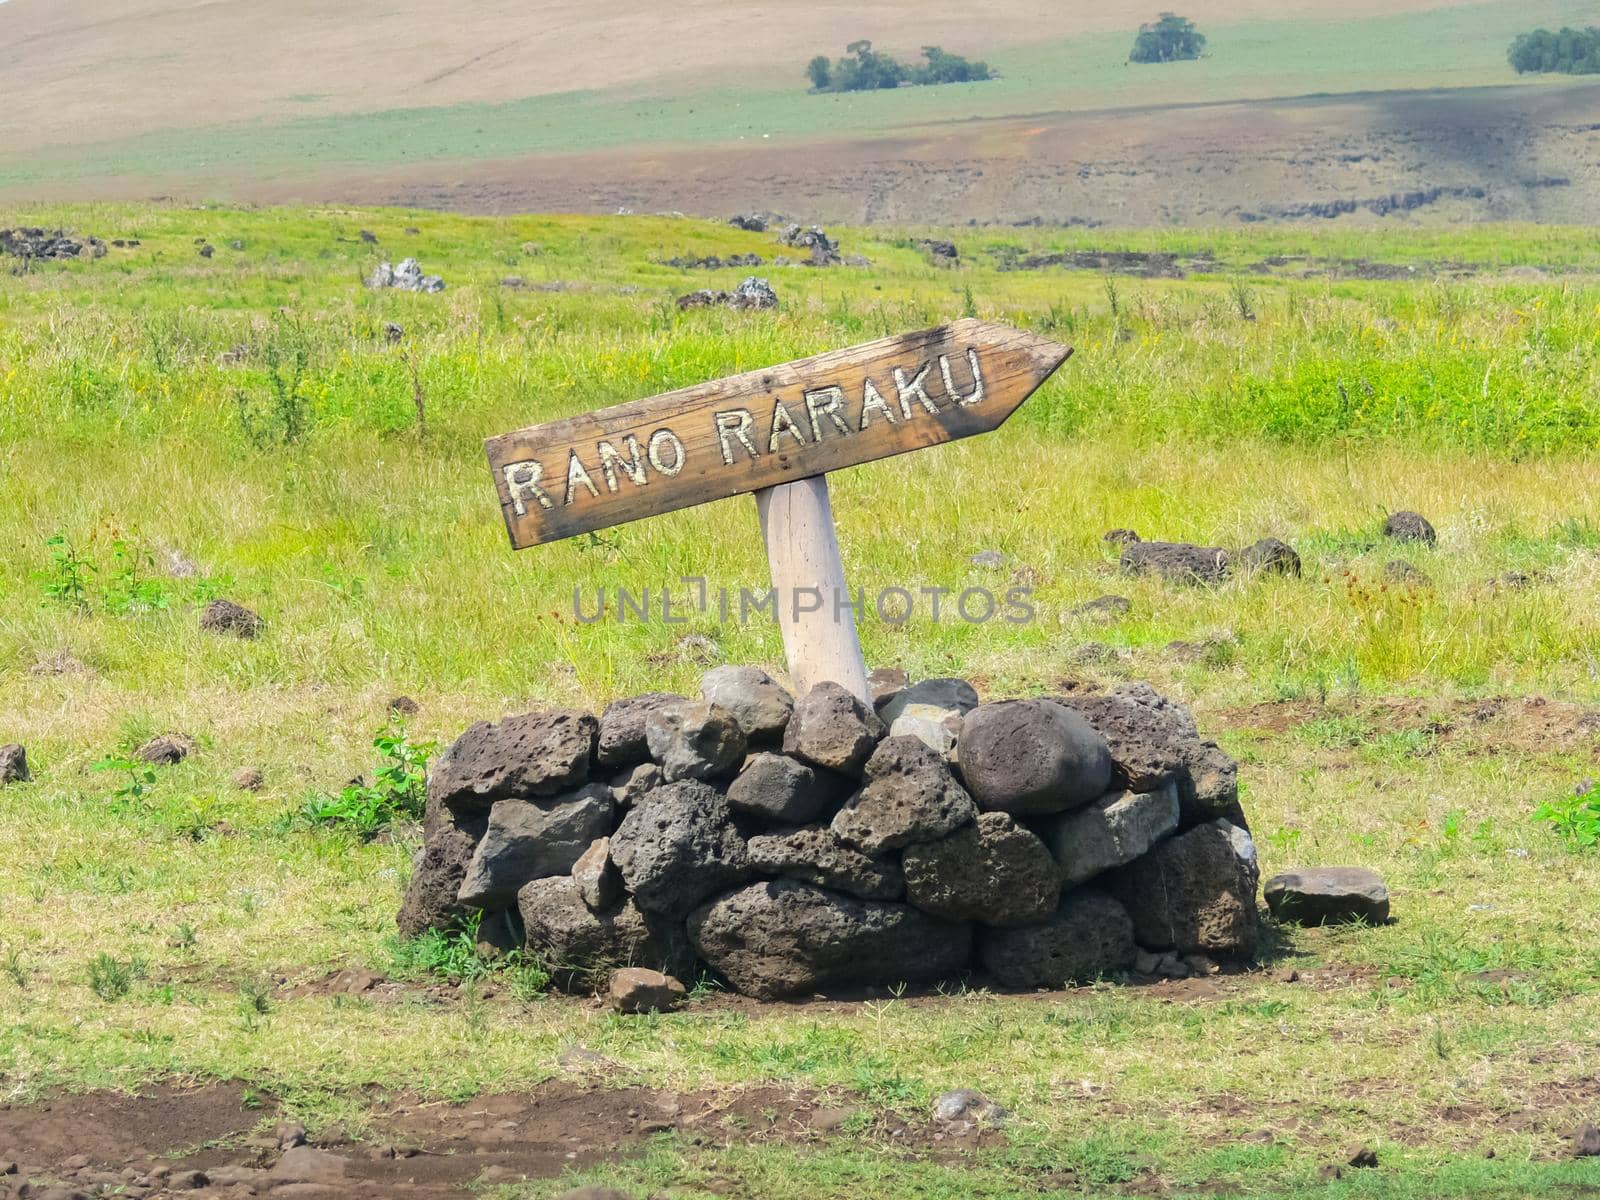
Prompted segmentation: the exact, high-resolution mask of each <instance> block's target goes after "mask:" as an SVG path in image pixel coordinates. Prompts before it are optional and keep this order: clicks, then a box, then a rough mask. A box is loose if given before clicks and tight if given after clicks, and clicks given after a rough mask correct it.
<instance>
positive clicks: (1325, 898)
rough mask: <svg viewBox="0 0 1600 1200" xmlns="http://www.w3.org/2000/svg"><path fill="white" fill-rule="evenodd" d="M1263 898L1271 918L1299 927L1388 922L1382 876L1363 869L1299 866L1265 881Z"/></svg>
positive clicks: (1387, 902) (1386, 896)
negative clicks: (1290, 922) (1292, 923)
mask: <svg viewBox="0 0 1600 1200" xmlns="http://www.w3.org/2000/svg"><path fill="white" fill-rule="evenodd" d="M1262 896H1263V898H1264V899H1265V900H1266V902H1267V907H1268V908H1269V909H1271V910H1272V915H1273V916H1275V917H1277V918H1278V920H1280V921H1293V922H1295V923H1296V924H1298V925H1338V924H1341V923H1345V922H1350V921H1365V922H1366V923H1367V924H1368V925H1382V924H1383V923H1384V922H1386V921H1387V920H1388V919H1389V889H1388V888H1387V887H1386V886H1385V885H1384V882H1383V876H1381V875H1379V874H1378V873H1377V872H1376V871H1371V870H1368V869H1367V868H1365V867H1302V868H1300V869H1299V870H1297V871H1285V872H1283V873H1282V874H1279V875H1274V876H1273V877H1272V878H1271V879H1269V880H1267V883H1266V886H1265V887H1264V888H1262Z"/></svg>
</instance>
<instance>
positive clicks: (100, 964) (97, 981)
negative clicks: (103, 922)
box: [89, 950, 145, 1004]
mask: <svg viewBox="0 0 1600 1200" xmlns="http://www.w3.org/2000/svg"><path fill="white" fill-rule="evenodd" d="M144 977H145V965H144V960H143V959H141V958H139V957H138V956H137V955H133V956H130V957H128V958H126V959H121V958H117V957H116V956H115V955H113V954H108V953H106V952H105V951H104V950H102V951H101V952H100V953H99V954H97V955H95V956H94V958H92V959H91V960H90V961H89V990H90V991H92V992H93V993H94V994H95V995H96V996H99V997H100V999H102V1000H104V1001H105V1002H106V1003H108V1004H110V1003H112V1002H114V1001H117V1000H120V999H122V998H123V997H124V996H126V995H127V994H128V993H129V992H131V991H132V990H133V985H134V984H135V983H137V982H138V981H139V980H141V979H143V978H144Z"/></svg>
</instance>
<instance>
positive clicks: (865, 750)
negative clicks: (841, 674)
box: [783, 682, 884, 775]
mask: <svg viewBox="0 0 1600 1200" xmlns="http://www.w3.org/2000/svg"><path fill="white" fill-rule="evenodd" d="M883 735H884V726H883V722H882V721H880V720H879V719H878V715H877V713H875V712H872V711H871V710H869V709H868V708H867V707H866V705H864V704H862V703H861V701H859V700H857V699H856V698H855V697H854V696H853V695H851V694H850V692H849V691H847V690H846V689H845V688H844V687H842V686H841V685H839V684H837V683H833V682H824V683H819V684H817V686H816V687H814V688H812V689H811V690H810V691H809V692H807V693H806V694H805V695H804V696H802V697H800V699H799V701H797V702H796V704H795V706H794V716H792V717H791V718H789V726H788V728H787V729H785V730H784V732H783V752H784V753H785V754H791V755H793V756H794V757H796V758H799V759H803V760H804V761H806V762H808V763H810V764H811V765H812V766H814V767H822V768H823V769H825V770H828V771H842V772H844V773H845V774H847V775H854V774H858V773H859V772H860V770H861V768H862V767H863V766H864V765H865V764H866V761H867V759H868V757H869V756H870V755H871V754H872V749H873V747H874V746H876V745H877V744H878V742H879V741H880V740H881V739H882V738H883Z"/></svg>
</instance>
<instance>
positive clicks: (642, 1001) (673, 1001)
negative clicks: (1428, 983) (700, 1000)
mask: <svg viewBox="0 0 1600 1200" xmlns="http://www.w3.org/2000/svg"><path fill="white" fill-rule="evenodd" d="M606 994H607V997H608V998H609V999H610V1001H611V1007H612V1008H614V1009H616V1010H617V1011H618V1012H619V1013H626V1014H628V1015H634V1014H638V1013H649V1012H673V1011H675V1010H676V1009H679V1008H682V1007H683V1004H684V1001H686V1000H687V999H688V998H689V991H688V989H687V988H685V987H684V986H683V984H682V983H680V982H678V980H676V979H674V978H673V977H672V976H671V975H664V974H662V973H661V972H660V971H651V970H649V969H647V968H645V967H623V968H622V969H621V970H619V971H613V972H612V973H611V984H610V986H609V987H608V988H607V993H606Z"/></svg>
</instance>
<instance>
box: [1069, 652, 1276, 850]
mask: <svg viewBox="0 0 1600 1200" xmlns="http://www.w3.org/2000/svg"><path fill="white" fill-rule="evenodd" d="M1058 702H1059V703H1061V704H1063V705H1065V706H1066V707H1068V708H1070V709H1072V710H1073V711H1074V712H1076V713H1078V714H1079V715H1080V716H1082V717H1083V718H1084V719H1085V720H1087V721H1088V722H1089V724H1090V725H1092V726H1094V728H1095V729H1096V730H1097V731H1098V732H1099V733H1100V735H1101V736H1102V737H1104V738H1105V740H1106V743H1107V745H1108V746H1109V747H1110V750H1111V766H1112V771H1111V775H1112V783H1113V785H1114V786H1115V787H1117V788H1119V789H1124V790H1127V791H1131V792H1141V793H1143V792H1155V791H1159V790H1160V788H1161V787H1162V785H1163V784H1165V783H1167V782H1168V781H1172V782H1174V783H1176V785H1177V788H1178V801H1179V804H1180V805H1181V806H1182V818H1183V825H1184V826H1185V827H1192V826H1194V825H1199V824H1203V823H1204V822H1206V821H1210V820H1214V819H1216V818H1217V817H1227V818H1228V819H1229V820H1231V821H1233V822H1234V824H1236V825H1242V824H1243V823H1244V822H1243V816H1242V814H1241V813H1240V810H1239V767H1238V764H1237V763H1235V762H1234V760H1233V759H1232V758H1230V757H1229V756H1228V755H1227V754H1225V753H1224V752H1223V751H1222V750H1221V749H1220V748H1219V747H1218V746H1217V744H1216V743H1215V742H1209V741H1206V740H1205V739H1204V738H1202V737H1201V736H1200V731H1199V730H1198V729H1197V728H1196V726H1195V723H1194V716H1193V714H1191V713H1190V712H1189V710H1188V709H1187V708H1186V707H1184V706H1183V705H1182V704H1179V703H1178V702H1177V701H1175V700H1169V699H1168V698H1167V697H1165V696H1162V695H1160V694H1159V693H1157V692H1156V690H1155V689H1154V688H1152V687H1151V686H1150V685H1149V684H1148V683H1129V684H1122V685H1119V686H1118V687H1115V688H1112V689H1111V691H1109V692H1107V693H1105V694H1104V695H1099V696H1061V697H1058Z"/></svg>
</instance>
